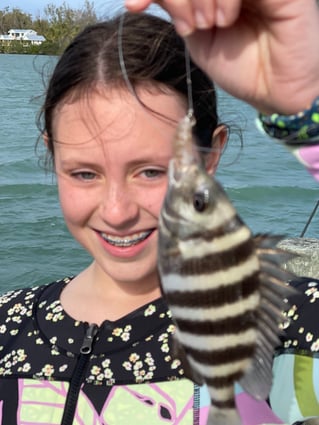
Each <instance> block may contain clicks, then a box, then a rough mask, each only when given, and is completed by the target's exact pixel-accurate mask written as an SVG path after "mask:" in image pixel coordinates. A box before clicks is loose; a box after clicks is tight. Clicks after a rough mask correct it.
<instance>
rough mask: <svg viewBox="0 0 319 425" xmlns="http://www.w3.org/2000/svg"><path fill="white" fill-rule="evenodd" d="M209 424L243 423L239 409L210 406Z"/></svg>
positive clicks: (238, 424)
mask: <svg viewBox="0 0 319 425" xmlns="http://www.w3.org/2000/svg"><path fill="white" fill-rule="evenodd" d="M207 425H242V422H241V419H240V416H239V414H238V411H237V409H236V408H235V407H234V408H227V409H222V408H219V407H216V406H214V405H213V404H212V405H211V406H210V409H209V413H208V421H207Z"/></svg>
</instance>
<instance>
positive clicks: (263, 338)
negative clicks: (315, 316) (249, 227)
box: [240, 235, 296, 400]
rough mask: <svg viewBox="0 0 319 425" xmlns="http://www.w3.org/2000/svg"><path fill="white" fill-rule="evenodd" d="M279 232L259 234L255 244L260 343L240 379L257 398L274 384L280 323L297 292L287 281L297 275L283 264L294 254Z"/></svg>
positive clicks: (241, 383) (265, 393) (265, 396)
mask: <svg viewBox="0 0 319 425" xmlns="http://www.w3.org/2000/svg"><path fill="white" fill-rule="evenodd" d="M281 239H282V237H280V236H269V235H256V237H255V244H256V249H257V255H258V258H259V262H260V275H259V279H260V303H259V307H258V310H257V312H256V320H257V332H258V336H257V346H256V351H255V355H254V358H253V360H252V364H251V366H250V368H249V369H248V370H247V371H246V373H245V375H244V376H243V377H242V379H241V380H240V385H241V386H242V387H243V389H244V390H245V391H246V392H248V393H249V394H251V395H252V396H253V397H254V398H256V399H257V400H265V399H266V398H267V397H268V395H269V392H270V389H271V384H272V361H273V353H274V349H275V347H276V346H278V345H279V343H280V339H279V336H280V334H281V333H282V332H283V331H281V330H280V324H281V323H283V321H284V320H286V319H285V318H284V316H283V311H284V310H286V309H287V307H288V303H287V297H289V296H291V295H293V294H295V293H296V290H295V289H293V288H292V287H290V286H289V285H288V281H289V280H291V279H292V278H293V277H294V276H293V275H292V274H291V273H290V272H288V271H286V270H284V269H283V268H282V267H281V264H282V263H285V262H287V261H288V260H290V259H291V258H292V257H293V256H292V255H291V254H289V253H287V252H285V251H283V250H281V249H279V248H277V247H276V246H277V244H278V242H279V241H280V240H281Z"/></svg>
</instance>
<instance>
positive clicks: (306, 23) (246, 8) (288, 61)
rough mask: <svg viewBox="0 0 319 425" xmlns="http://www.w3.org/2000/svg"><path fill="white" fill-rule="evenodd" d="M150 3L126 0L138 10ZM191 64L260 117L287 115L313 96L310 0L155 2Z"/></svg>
mask: <svg viewBox="0 0 319 425" xmlns="http://www.w3.org/2000/svg"><path fill="white" fill-rule="evenodd" d="M151 3H153V2H152V1H151V0H131V1H130V0H127V1H126V6H127V8H128V9H129V10H131V11H140V10H143V9H145V8H146V7H147V6H149V5H150V4H151ZM155 3H158V4H159V5H160V6H161V7H163V8H164V9H165V10H166V11H167V12H168V13H169V14H170V16H171V17H172V20H173V21H174V23H175V26H176V29H177V31H178V32H179V33H180V35H182V36H184V37H185V40H186V42H187V45H188V47H189V50H190V53H191V56H192V58H193V60H194V61H195V62H196V63H197V64H198V65H199V66H200V67H201V68H202V69H203V70H204V71H205V72H206V73H207V74H208V75H209V77H210V78H211V79H212V80H213V81H214V82H216V83H217V84H218V85H219V86H220V87H221V88H223V89H224V90H225V91H227V92H228V93H230V94H231V95H233V96H235V97H237V98H239V99H242V100H244V101H246V102H248V103H250V104H251V105H252V106H253V107H255V108H256V109H257V110H259V111H261V112H264V113H267V114H269V113H273V112H278V113H281V114H292V113H297V112H299V111H302V110H304V109H306V108H308V107H309V106H310V104H311V103H312V102H313V100H314V98H315V97H316V96H317V95H318V94H319V78H318V69H319V51H318V48H317V45H316V44H317V43H316V42H314V40H318V38H319V8H318V6H317V3H316V1H315V0H311V1H308V2H306V3H305V2H304V0H294V1H291V0H260V1H258V2H256V1H251V0H250V1H240V0H232V1H225V0H224V1H217V0H215V1H208V0H193V1H191V0H179V1H176V0H173V1H172V0H162V1H157V2H155Z"/></svg>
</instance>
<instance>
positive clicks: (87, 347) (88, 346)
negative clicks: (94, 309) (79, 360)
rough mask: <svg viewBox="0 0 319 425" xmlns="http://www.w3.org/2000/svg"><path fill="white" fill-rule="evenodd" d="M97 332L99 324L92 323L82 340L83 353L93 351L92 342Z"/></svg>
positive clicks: (81, 351) (81, 350)
mask: <svg viewBox="0 0 319 425" xmlns="http://www.w3.org/2000/svg"><path fill="white" fill-rule="evenodd" d="M96 334H97V325H95V324H94V323H93V324H92V323H91V324H90V325H89V326H88V328H87V330H86V333H85V337H84V339H83V342H82V346H81V349H80V353H81V354H90V353H91V351H92V344H93V340H94V337H95V335H96Z"/></svg>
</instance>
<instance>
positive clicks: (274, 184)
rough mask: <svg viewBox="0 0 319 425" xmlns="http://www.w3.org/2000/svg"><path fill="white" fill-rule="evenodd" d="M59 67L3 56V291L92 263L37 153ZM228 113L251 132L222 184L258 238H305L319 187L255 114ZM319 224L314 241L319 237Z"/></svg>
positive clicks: (225, 104) (226, 108)
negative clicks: (50, 79)
mask: <svg viewBox="0 0 319 425" xmlns="http://www.w3.org/2000/svg"><path fill="white" fill-rule="evenodd" d="M55 60H56V59H55V58H50V57H37V58H36V57H34V56H23V55H19V56H15V55H0V70H1V74H0V75H1V78H0V104H1V116H0V143H1V167H0V237H1V242H0V261H1V279H0V291H2V290H6V289H11V288H15V287H21V286H27V285H34V284H38V283H44V282H48V281H51V280H53V279H56V278H59V277H63V276H64V275H69V274H76V273H78V272H79V271H80V270H81V269H83V268H84V267H85V266H86V265H87V264H89V262H90V258H89V257H88V255H87V254H86V252H85V251H84V250H83V249H82V248H81V247H79V246H78V245H77V243H76V242H75V241H74V240H73V239H72V237H71V236H70V235H69V233H68V231H67V229H66V227H65V225H64V222H63V218H62V215H61V212H60V209H59V205H58V198H57V191H56V186H55V182H54V178H53V177H52V175H51V174H50V173H49V174H46V173H45V171H44V170H43V168H41V167H40V166H39V164H38V157H37V155H36V154H35V150H34V146H35V143H36V140H37V138H38V135H39V132H38V130H37V128H36V124H35V120H36V115H37V112H38V110H39V106H40V103H41V99H40V98H39V99H38V98H37V96H40V95H42V94H43V91H44V86H43V82H42V69H43V67H44V66H45V74H47V73H48V72H50V70H51V69H52V67H53V65H54V63H55ZM220 105H221V116H222V119H223V120H224V121H226V122H230V121H231V122H234V123H235V124H236V125H237V126H239V127H241V128H242V129H243V138H244V148H243V149H242V150H241V149H240V142H239V139H238V138H236V137H235V136H234V137H231V139H230V142H229V145H228V148H227V149H226V152H225V153H224V156H223V159H222V161H221V164H220V168H219V171H218V178H219V180H220V181H222V183H223V185H224V186H225V188H226V190H227V192H228V194H229V196H230V197H231V199H232V200H233V202H234V204H235V206H236V207H237V209H238V210H239V212H240V213H241V215H242V217H243V218H244V219H245V221H246V222H247V224H248V225H249V226H250V227H251V228H252V230H253V231H254V232H260V233H263V232H275V233H280V234H285V235H286V236H287V237H296V236H299V235H300V233H301V232H302V230H303V228H304V226H305V224H306V222H307V220H308V217H309V215H310V213H311V211H312V210H313V208H314V206H315V204H316V202H317V200H318V186H317V184H316V183H315V182H314V180H313V179H312V178H311V177H310V176H309V175H308V174H307V172H306V171H305V170H304V169H303V168H302V167H301V166H300V165H299V164H298V163H297V161H296V160H295V159H294V158H293V157H292V156H291V155H290V154H289V153H287V152H286V151H285V150H284V148H282V147H281V146H279V145H277V144H276V143H274V142H273V141H271V140H269V139H268V138H267V137H266V136H263V135H261V134H259V132H258V130H256V128H255V125H254V118H255V111H254V110H253V109H251V108H250V107H248V106H247V105H245V104H243V103H242V102H239V101H237V100H234V99H232V98H230V97H229V96H225V95H224V94H222V93H220ZM239 153H240V156H239V157H238V154H239ZM318 220H319V218H318V217H316V216H315V218H314V220H313V222H312V223H311V225H310V227H309V229H308V231H307V233H306V236H307V237H318V230H319V221H318Z"/></svg>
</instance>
